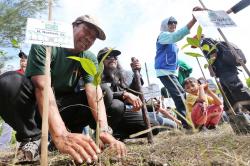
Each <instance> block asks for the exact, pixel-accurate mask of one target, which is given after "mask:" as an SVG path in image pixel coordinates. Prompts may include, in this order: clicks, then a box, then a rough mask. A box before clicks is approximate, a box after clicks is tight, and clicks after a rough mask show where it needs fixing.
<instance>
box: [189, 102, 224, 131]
mask: <svg viewBox="0 0 250 166" xmlns="http://www.w3.org/2000/svg"><path fill="white" fill-rule="evenodd" d="M222 111H223V109H222V107H221V106H218V105H214V104H213V105H210V106H208V107H206V106H204V104H203V103H196V104H195V105H194V107H193V109H192V113H191V119H192V121H193V123H194V125H195V126H196V127H197V126H201V125H205V126H206V127H207V126H215V125H217V124H218V123H219V121H220V119H221V115H222Z"/></svg>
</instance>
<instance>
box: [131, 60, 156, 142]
mask: <svg viewBox="0 0 250 166" xmlns="http://www.w3.org/2000/svg"><path fill="white" fill-rule="evenodd" d="M134 60H135V58H134V57H132V58H131V61H132V62H133V61H134ZM133 72H134V78H135V82H136V86H135V87H136V89H135V90H136V91H138V92H141V93H140V94H139V97H140V99H141V101H142V102H143V107H142V116H143V120H144V122H145V124H146V126H147V129H151V125H150V121H149V118H148V110H147V107H146V103H145V100H144V95H143V93H142V86H141V76H140V73H139V71H138V70H134V71H133ZM147 138H148V143H153V134H152V131H151V130H149V132H148V137H147Z"/></svg>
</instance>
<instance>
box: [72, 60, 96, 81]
mask: <svg viewBox="0 0 250 166" xmlns="http://www.w3.org/2000/svg"><path fill="white" fill-rule="evenodd" d="M67 58H69V59H73V60H76V61H79V62H80V63H81V65H82V68H83V69H84V70H85V71H86V72H87V73H88V74H89V75H91V76H92V77H94V76H95V75H96V73H97V71H96V66H95V64H94V62H93V61H91V60H90V59H87V58H80V57H76V56H69V57H67Z"/></svg>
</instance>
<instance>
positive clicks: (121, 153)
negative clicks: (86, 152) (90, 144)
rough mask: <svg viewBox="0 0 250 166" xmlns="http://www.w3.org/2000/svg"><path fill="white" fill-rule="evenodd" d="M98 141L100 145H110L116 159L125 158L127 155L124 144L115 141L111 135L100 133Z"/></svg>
mask: <svg viewBox="0 0 250 166" xmlns="http://www.w3.org/2000/svg"><path fill="white" fill-rule="evenodd" d="M100 139H101V141H102V143H104V144H108V145H110V148H111V150H114V151H115V152H116V154H117V157H118V158H121V157H125V156H126V155H127V149H126V146H125V144H124V143H122V142H121V141H118V140H116V139H115V138H114V137H113V136H112V135H110V134H109V133H107V132H102V133H100Z"/></svg>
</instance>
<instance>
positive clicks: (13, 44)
mask: <svg viewBox="0 0 250 166" xmlns="http://www.w3.org/2000/svg"><path fill="white" fill-rule="evenodd" d="M11 44H12V47H14V48H20V44H19V42H18V41H17V40H16V39H12V40H11Z"/></svg>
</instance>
